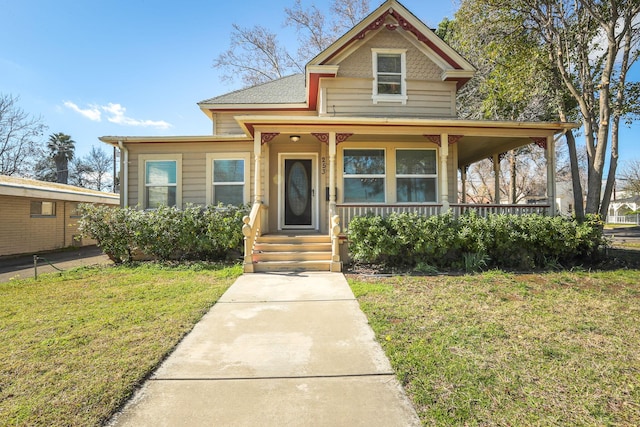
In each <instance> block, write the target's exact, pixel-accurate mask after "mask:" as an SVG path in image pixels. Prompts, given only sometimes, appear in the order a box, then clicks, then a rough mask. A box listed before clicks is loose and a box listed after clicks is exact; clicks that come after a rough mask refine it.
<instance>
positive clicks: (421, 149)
mask: <svg viewBox="0 0 640 427" xmlns="http://www.w3.org/2000/svg"><path fill="white" fill-rule="evenodd" d="M409 150H411V151H433V152H434V153H435V155H436V173H434V174H399V173H398V151H409ZM394 168H395V170H394V172H395V177H394V179H395V181H396V183H395V185H396V203H401V204H403V205H404V204H407V205H416V204H418V205H422V204H425V203H433V204H436V203H438V200H439V194H438V187H439V180H438V172H439V171H438V150H436V149H435V148H396V150H395V162H394ZM398 178H435V180H436V189H435V190H436V193H435V200H433V201H430V202H400V201H398V195H397V194H398V193H397V187H398Z"/></svg>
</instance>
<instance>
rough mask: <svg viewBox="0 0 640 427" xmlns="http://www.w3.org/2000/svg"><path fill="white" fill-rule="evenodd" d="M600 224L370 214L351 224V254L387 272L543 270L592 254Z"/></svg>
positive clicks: (547, 219)
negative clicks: (407, 269) (419, 269)
mask: <svg viewBox="0 0 640 427" xmlns="http://www.w3.org/2000/svg"><path fill="white" fill-rule="evenodd" d="M602 225H603V224H602V221H600V219H599V218H598V217H595V216H588V217H587V219H586V220H585V221H583V222H578V221H576V220H573V219H570V218H565V217H547V216H541V215H522V216H517V215H489V216H488V217H487V218H483V217H479V216H478V215H477V214H476V213H475V212H470V213H468V214H465V215H463V216H461V217H459V218H454V217H453V216H452V215H451V214H446V215H438V216H431V217H422V216H419V215H417V214H412V213H393V214H391V215H389V216H388V217H380V216H373V215H370V216H363V217H356V218H354V219H353V220H352V221H351V222H350V223H349V250H350V251H351V255H352V258H353V259H354V260H355V261H360V262H365V263H370V264H382V265H385V266H387V267H390V268H394V267H416V266H424V265H429V266H435V267H439V268H455V269H464V270H467V271H473V270H478V269H482V268H492V267H494V268H518V269H530V268H541V267H542V268H543V267H547V266H549V265H561V264H564V265H569V264H574V263H576V262H579V261H584V260H585V258H593V257H594V256H596V255H597V254H598V253H599V248H601V247H602V246H603V245H604V244H605V240H604V237H603V232H602Z"/></svg>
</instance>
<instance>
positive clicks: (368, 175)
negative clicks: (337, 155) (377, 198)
mask: <svg viewBox="0 0 640 427" xmlns="http://www.w3.org/2000/svg"><path fill="white" fill-rule="evenodd" d="M363 150H372V151H373V150H375V151H382V152H383V153H384V172H383V173H382V174H348V173H345V171H344V158H345V157H346V155H345V153H347V152H349V151H363ZM387 154H388V153H387V149H386V148H381V147H375V148H374V147H362V148H360V147H357V148H356V147H349V148H344V149H343V150H342V191H341V193H342V197H341V199H342V203H348V204H352V203H355V204H363V205H366V204H379V203H387V186H388V185H389V177H388V176H387V170H388V167H387V161H388V156H387ZM348 178H361V179H367V178H375V179H379V178H382V179H384V191H383V194H384V201H382V202H370V203H367V202H350V201H345V195H346V194H345V191H344V189H345V187H346V186H345V184H344V183H345V180H346V179H348Z"/></svg>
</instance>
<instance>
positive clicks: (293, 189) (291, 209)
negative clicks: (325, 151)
mask: <svg viewBox="0 0 640 427" xmlns="http://www.w3.org/2000/svg"><path fill="white" fill-rule="evenodd" d="M312 166H313V161H312V159H304V158H300V159H284V197H283V202H284V224H283V225H284V227H285V228H313V225H314V224H313V199H314V195H315V194H314V185H313V175H312Z"/></svg>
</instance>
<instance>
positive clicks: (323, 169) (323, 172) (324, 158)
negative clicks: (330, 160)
mask: <svg viewBox="0 0 640 427" xmlns="http://www.w3.org/2000/svg"><path fill="white" fill-rule="evenodd" d="M326 173H327V158H326V157H323V158H322V175H325V174H326Z"/></svg>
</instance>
